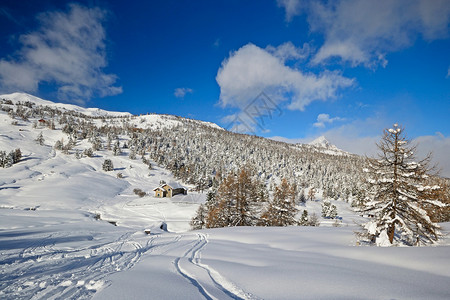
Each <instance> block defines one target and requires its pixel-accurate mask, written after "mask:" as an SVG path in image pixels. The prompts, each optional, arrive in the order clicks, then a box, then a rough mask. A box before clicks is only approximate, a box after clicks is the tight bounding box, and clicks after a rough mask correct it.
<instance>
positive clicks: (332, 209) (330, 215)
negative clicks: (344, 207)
mask: <svg viewBox="0 0 450 300" xmlns="http://www.w3.org/2000/svg"><path fill="white" fill-rule="evenodd" d="M337 216H338V212H337V207H336V205H334V204H331V202H330V201H324V202H323V203H322V217H324V218H326V219H335V218H336V217H337Z"/></svg>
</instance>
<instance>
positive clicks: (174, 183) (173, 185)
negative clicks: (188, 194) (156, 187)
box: [162, 181, 185, 189]
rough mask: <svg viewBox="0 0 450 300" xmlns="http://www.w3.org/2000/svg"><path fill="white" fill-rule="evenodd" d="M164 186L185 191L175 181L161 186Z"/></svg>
mask: <svg viewBox="0 0 450 300" xmlns="http://www.w3.org/2000/svg"><path fill="white" fill-rule="evenodd" d="M164 185H168V186H170V187H171V188H173V189H185V187H184V186H182V185H181V184H179V183H178V182H175V181H171V182H169V183H166V184H163V185H162V186H164Z"/></svg>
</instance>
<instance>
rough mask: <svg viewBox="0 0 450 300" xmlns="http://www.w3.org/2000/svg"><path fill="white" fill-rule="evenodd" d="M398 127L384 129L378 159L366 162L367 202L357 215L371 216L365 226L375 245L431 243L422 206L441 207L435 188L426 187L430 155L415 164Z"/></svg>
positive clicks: (434, 232)
mask: <svg viewBox="0 0 450 300" xmlns="http://www.w3.org/2000/svg"><path fill="white" fill-rule="evenodd" d="M409 144H410V141H409V140H408V139H406V137H405V134H404V130H403V128H402V127H400V126H398V125H397V124H394V127H393V128H391V129H385V130H384V135H383V137H382V139H381V141H380V143H379V144H378V148H379V150H380V151H381V154H379V156H378V158H376V159H367V168H366V169H365V172H366V173H367V174H368V180H367V182H368V184H369V187H370V189H369V191H368V198H369V199H368V200H369V201H368V202H366V203H364V207H363V208H362V209H360V211H362V212H364V213H368V214H371V215H373V216H374V218H373V219H372V220H371V221H370V222H368V223H367V224H366V225H365V227H364V228H365V230H366V232H367V234H368V235H369V236H370V237H371V240H373V241H375V242H376V243H377V245H382V246H385V245H392V243H393V242H394V239H395V240H396V241H398V242H402V243H406V244H408V245H412V244H415V245H419V244H423V243H433V242H435V241H437V240H438V238H439V236H440V232H439V226H438V225H437V224H435V223H433V222H432V221H431V219H430V217H429V216H428V214H427V211H426V210H425V209H424V207H425V206H434V207H443V206H445V204H443V203H442V202H440V201H438V200H436V195H437V191H439V190H440V189H441V188H440V187H439V186H437V185H434V186H430V185H428V184H427V183H428V181H429V180H430V179H429V178H430V177H429V175H427V173H429V172H430V171H431V168H429V167H428V165H429V162H430V160H431V157H430V155H428V156H427V157H426V158H425V159H423V160H419V161H417V160H416V159H415V156H414V152H415V148H416V147H414V146H410V145H409Z"/></svg>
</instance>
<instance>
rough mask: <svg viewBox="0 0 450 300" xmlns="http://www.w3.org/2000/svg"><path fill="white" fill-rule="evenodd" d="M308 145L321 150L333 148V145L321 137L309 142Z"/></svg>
mask: <svg viewBox="0 0 450 300" xmlns="http://www.w3.org/2000/svg"><path fill="white" fill-rule="evenodd" d="M308 145H311V146H315V147H322V148H335V147H336V146H334V145H333V144H331V143H330V142H329V141H328V140H327V139H326V138H325V137H324V136H323V135H321V136H319V137H318V138H316V139H315V140H313V141H312V142H309V143H308Z"/></svg>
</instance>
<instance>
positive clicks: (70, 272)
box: [0, 96, 450, 299]
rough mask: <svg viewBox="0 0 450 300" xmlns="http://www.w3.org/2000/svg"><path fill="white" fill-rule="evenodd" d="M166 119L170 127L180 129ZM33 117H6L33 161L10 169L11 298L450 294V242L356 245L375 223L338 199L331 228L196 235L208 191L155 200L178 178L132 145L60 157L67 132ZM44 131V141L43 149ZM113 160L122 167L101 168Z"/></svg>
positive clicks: (4, 130) (0, 127)
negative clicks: (131, 152) (194, 223)
mask: <svg viewBox="0 0 450 300" xmlns="http://www.w3.org/2000/svg"><path fill="white" fill-rule="evenodd" d="M2 97H3V98H7V97H5V96H0V99H1V98H2ZM27 99H29V100H30V101H36V102H39V101H38V100H36V99H34V98H27ZM14 100H15V101H26V100H24V99H23V98H21V97H19V96H17V98H15V99H14ZM42 101H44V100H42ZM44 104H45V105H52V104H51V102H50V104H49V103H47V102H45V103H44ZM55 105H58V106H59V105H66V104H55ZM93 111H95V110H93ZM107 113H108V112H107ZM139 118H144V119H146V118H151V115H149V116H142V117H137V118H136V122H139V124H142V123H141V121H139V120H138V119H139ZM167 120H168V119H164V118H161V119H160V124H159V125H161V126H173V125H174V124H170V125H168V123H167V122H166V121H167ZM171 120H175V121H176V118H172V119H171ZM34 121H35V120H32V119H31V120H30V122H25V121H22V120H19V122H18V125H17V126H13V125H11V118H10V117H8V116H7V114H6V113H4V112H0V150H5V151H10V150H14V149H15V148H20V149H21V150H22V154H23V157H22V160H21V161H20V162H19V163H17V164H14V165H13V166H12V167H11V168H6V169H3V168H1V169H0V299H90V298H94V299H202V298H206V299H230V298H231V299H361V298H364V299H386V298H389V299H449V298H450V285H449V282H450V239H449V237H446V238H445V239H444V240H442V241H441V243H440V245H439V246H435V247H389V248H379V247H368V246H357V240H356V237H355V235H354V231H356V230H358V228H359V227H358V226H357V225H356V223H363V221H364V220H365V219H363V218H362V217H360V216H357V215H355V213H354V212H353V211H352V210H351V208H350V207H349V204H347V203H345V202H343V201H334V200H331V201H330V202H331V203H332V204H334V205H336V206H337V209H338V214H339V218H340V219H339V220H338V221H337V222H336V221H334V220H325V219H321V226H320V227H287V228H263V227H254V228H249V227H241V228H222V229H214V230H201V231H189V220H190V219H191V217H192V216H193V215H194V214H195V211H196V210H197V208H198V206H199V204H200V203H203V202H204V201H205V194H202V193H195V192H191V191H189V192H188V195H176V196H175V197H173V198H170V199H168V198H163V199H159V198H154V197H153V192H152V189H153V188H155V187H157V186H158V185H159V182H160V180H165V181H166V182H176V179H175V178H173V176H172V174H171V173H170V172H168V171H167V170H165V169H163V168H161V167H159V166H157V165H156V164H155V163H154V162H152V165H153V170H148V168H147V166H146V165H144V164H143V163H142V162H141V161H140V160H131V159H129V158H128V152H127V151H128V150H127V149H124V153H123V154H122V155H120V156H112V154H111V151H106V150H105V151H96V156H95V157H92V158H82V159H76V158H75V157H74V155H73V154H72V155H65V154H62V153H61V152H60V151H56V152H55V151H54V150H53V149H52V147H51V146H52V145H54V143H55V142H56V141H57V140H59V139H61V138H62V137H64V138H66V135H63V134H62V133H61V130H59V128H58V127H57V130H49V129H47V128H37V129H33V128H32V122H34ZM143 123H144V124H156V123H157V122H156V121H155V122H143ZM136 124H138V123H136ZM149 126H152V125H149ZM155 126H156V125H155ZM39 132H42V133H43V135H44V138H45V143H44V144H45V145H44V146H39V145H37V144H36V142H34V139H35V138H36V136H37V135H38V133H39ZM85 146H86V145H83V144H79V145H77V146H76V147H75V148H79V149H83V148H84V147H85ZM105 158H108V159H111V160H112V161H113V164H114V167H115V170H114V171H113V172H104V171H102V169H101V164H102V162H103V161H104V159H105ZM118 172H121V173H122V174H123V177H124V178H122V179H119V178H117V177H116V174H117V173H118ZM135 188H140V189H142V190H143V191H145V192H148V193H150V194H149V195H147V196H145V197H142V198H140V197H139V196H137V195H135V194H134V192H133V189H135ZM321 203H322V199H321V196H320V191H319V193H318V196H317V201H308V202H307V203H306V206H305V207H303V206H300V207H299V209H300V212H299V214H300V213H301V211H302V210H303V209H305V208H307V209H308V211H309V213H310V214H311V213H312V212H316V213H317V214H319V215H320V209H321ZM113 224H116V225H117V226H114V225H113ZM164 224H166V225H167V229H168V231H165V230H163V229H161V225H164ZM337 225H338V226H339V227H335V226H337ZM442 225H443V232H444V233H448V232H449V231H450V224H449V223H445V224H442ZM162 227H163V228H164V226H162ZM145 230H150V234H146V233H145V232H144V231H145Z"/></svg>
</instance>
